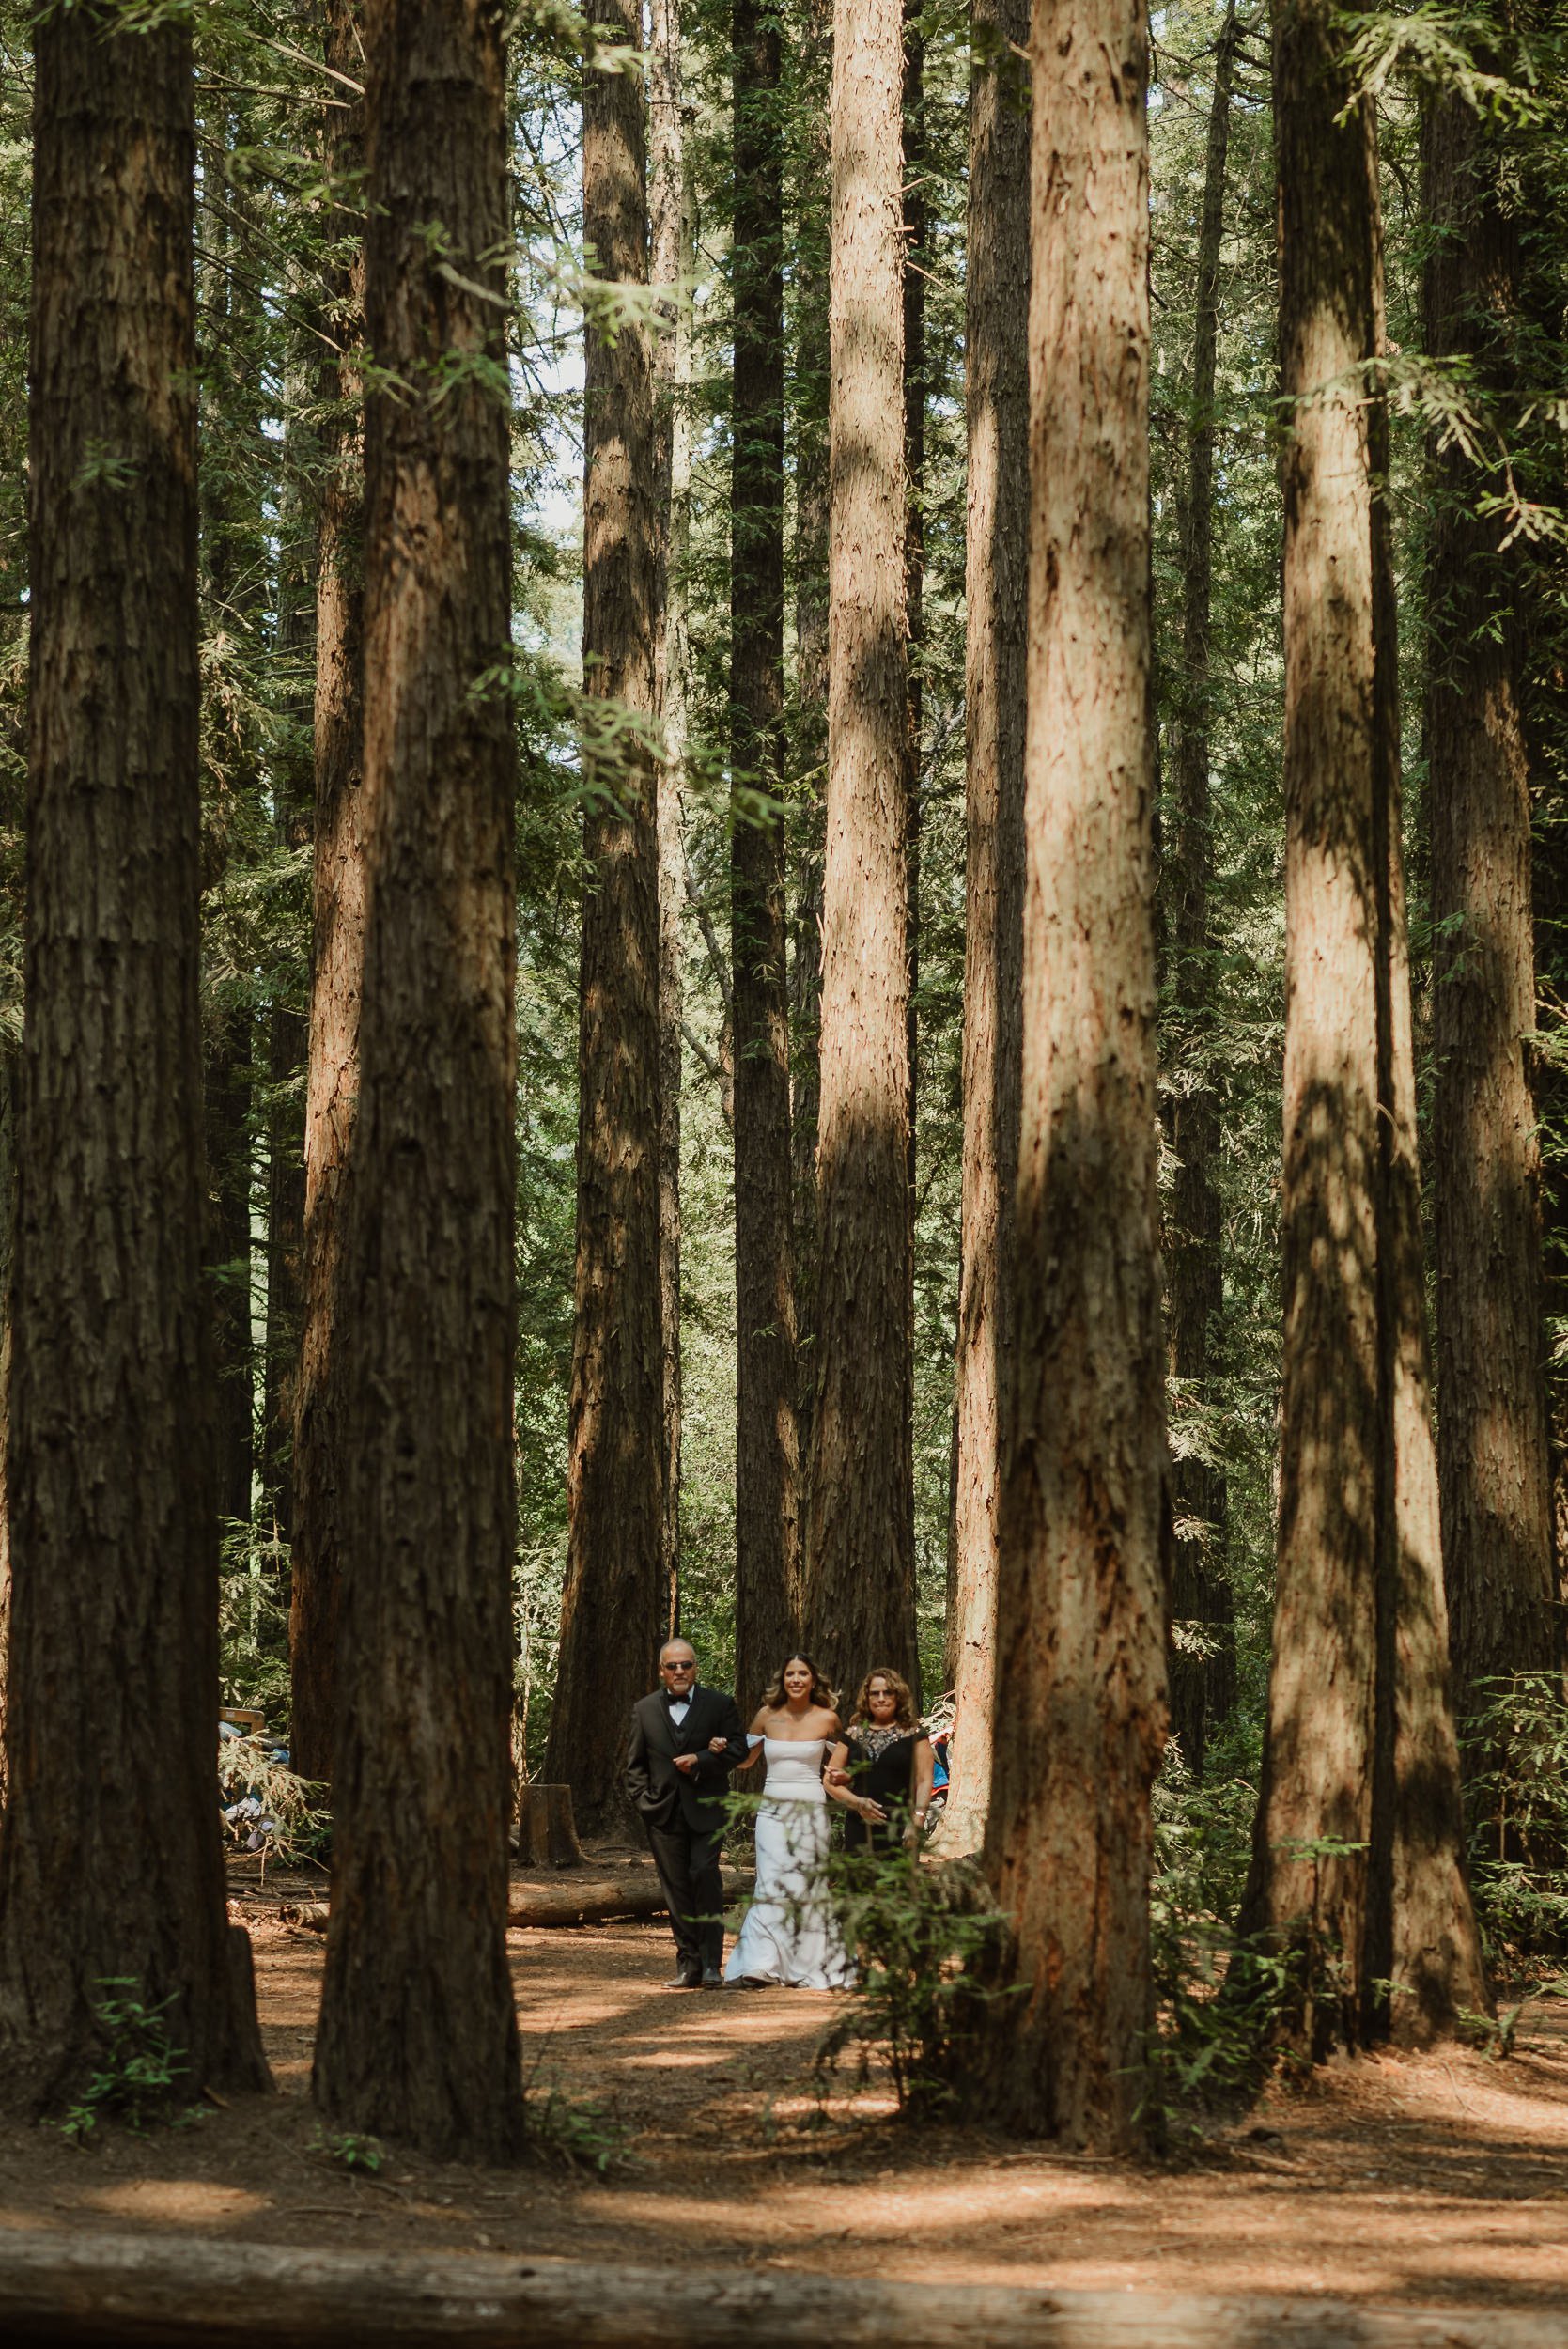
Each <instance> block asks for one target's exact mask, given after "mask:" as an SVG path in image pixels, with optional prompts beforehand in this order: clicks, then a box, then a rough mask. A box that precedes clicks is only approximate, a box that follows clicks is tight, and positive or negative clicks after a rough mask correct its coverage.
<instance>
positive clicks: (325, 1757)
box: [288, 0, 365, 1779]
mask: <svg viewBox="0 0 1568 2349" xmlns="http://www.w3.org/2000/svg"><path fill="white" fill-rule="evenodd" d="M360 22H361V16H360V5H359V0H328V6H327V12H326V52H325V54H326V63H327V64H328V65H329V66H330V67H331V68H332V69H333V70H334V72H337V73H341V74H344V75H346V76H348V77H349V79H351V80H355V81H357V80H358V79H359V77H360V75H361V74H362V72H363V70H364V56H363V52H362V48H361V42H360ZM325 120H326V128H325V133H324V145H325V154H324V162H325V164H326V169H327V175H328V185H329V190H330V195H329V201H330V203H331V205H332V212H331V215H330V217H331V220H332V225H333V229H334V246H335V248H336V250H335V255H334V260H333V263H332V266H331V269H330V272H329V279H328V301H327V314H326V324H327V330H328V332H329V333H330V334H331V335H332V337H333V340H334V343H335V344H336V345H337V346H338V349H339V350H340V351H341V352H342V353H343V356H342V357H341V358H338V357H335V356H334V357H333V358H331V359H329V360H328V361H327V362H326V363H325V364H324V366H323V367H322V369H321V376H320V381H319V386H318V392H319V397H320V399H321V403H322V406H323V410H324V420H323V424H322V458H323V462H322V467H321V488H320V506H319V510H318V521H317V539H316V708H315V768H316V819H315V864H314V878H313V882H312V892H311V901H312V917H311V988H310V1039H309V1059H308V1063H307V1068H306V1078H305V1128H304V1237H303V1310H302V1320H301V1330H300V1360H299V1372H298V1377H297V1381H296V1385H295V1391H294V1524H293V1550H292V1568H293V1582H292V1591H291V1595H290V1601H289V1619H288V1654H289V1670H290V1681H291V1697H292V1717H291V1725H290V1749H289V1750H290V1756H291V1759H292V1762H293V1766H294V1767H295V1769H296V1770H299V1771H301V1772H302V1773H303V1775H304V1776H305V1777H306V1778H313V1779H326V1778H329V1777H330V1776H331V1774H332V1765H333V1738H334V1722H335V1703H336V1700H335V1675H336V1661H337V1643H338V1614H339V1609H340V1605H341V1600H342V1577H343V1567H342V1551H343V1513H344V1507H345V1498H344V1495H345V1485H344V1480H345V1477H346V1474H347V1441H348V1439H347V1436H346V1434H345V1429H344V1417H343V1414H344V1400H343V1392H342V1382H341V1377H340V1376H339V1372H340V1362H339V1354H338V1346H337V1334H338V1318H339V1299H340V1295H341V1283H342V1270H343V1234H344V1229H345V1226H346V1223H347V1219H348V1212H349V1198H350V1179H351V1174H352V1159H351V1149H352V1143H353V1136H354V1123H355V1118H356V1115H357V1113H358V1108H359V1090H360V1066H359V1022H360V998H361V995H362V993H363V989H364V976H365V843H364V838H363V830H362V828H363V823H364V809H363V804H362V796H361V794H362V786H363V782H364V774H365V584H364V535H365V482H364V419H363V410H362V401H363V386H362V384H361V381H360V367H359V359H358V355H357V354H358V347H359V345H360V342H361V340H362V338H363V335H364V332H365V250H364V243H363V217H362V214H361V211H360V209H359V208H360V203H361V197H360V192H359V183H360V175H361V173H362V172H363V170H364V166H365V109H364V105H363V102H361V101H351V102H349V103H346V104H343V105H339V106H334V107H331V108H329V109H328V110H327V113H326V117H325Z"/></svg>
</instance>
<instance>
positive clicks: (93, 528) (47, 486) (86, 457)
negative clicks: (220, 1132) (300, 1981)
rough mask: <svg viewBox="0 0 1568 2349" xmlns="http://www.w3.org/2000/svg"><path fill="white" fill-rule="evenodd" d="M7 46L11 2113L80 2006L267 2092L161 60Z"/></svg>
mask: <svg viewBox="0 0 1568 2349" xmlns="http://www.w3.org/2000/svg"><path fill="white" fill-rule="evenodd" d="M34 38H35V50H34V75H35V80H34V117H33V119H34V157H33V161H34V178H33V294H32V320H31V414H30V437H29V468H30V479H29V509H30V510H29V538H30V583H31V585H30V602H31V614H32V630H33V633H32V653H31V661H32V676H31V707H30V742H29V759H28V804H27V840H28V870H27V909H26V932H27V944H26V967H25V984H26V1011H25V1028H24V1034H23V1070H22V1087H21V1106H20V1128H19V1136H18V1169H19V1191H18V1209H17V1228H16V1256H15V1273H14V1281H15V1286H14V1303H13V1318H12V1325H11V1340H12V1355H11V1366H10V1424H9V1449H8V1497H9V1536H10V1570H11V1592H10V1641H9V1672H8V1695H7V1706H6V1737H7V1775H8V1804H7V1808H6V1812H5V1817H4V1822H3V1824H0V2083H3V2085H0V2093H3V2096H4V2099H5V2102H6V2104H7V2105H8V2107H9V2108H12V2109H13V2110H21V2111H23V2112H37V2111H39V2110H40V2109H42V2108H45V2107H47V2106H48V2105H50V2104H51V2103H54V2102H55V2101H57V2100H58V2099H59V2098H61V2097H62V2096H64V2095H66V2094H68V2093H69V2092H71V2091H73V2090H76V2089H79V2088H80V2087H82V2086H83V2085H85V2076H86V2074H87V2072H88V2071H89V2069H90V2068H91V2067H92V2065H93V2063H94V2061H95V2060H96V2059H97V2057H98V2055H99V2053H100V2048H99V2045H98V2036H99V2034H98V2026H97V2023H96V2019H95V2014H94V2008H95V2004H96V2003H97V2001H98V2000H99V1999H101V1996H102V1984H103V1983H104V1981H105V1979H106V1978H109V1977H116V1978H130V1979H132V1980H133V1981H134V1982H135V1983H136V1984H137V1986H138V1994H139V1996H140V1997H141V1998H142V1999H143V2000H144V2001H145V2002H146V2003H147V2004H148V2005H151V2006H156V2005H159V2004H160V2003H161V2002H163V2001H165V2000H166V2001H168V2002H169V2003H168V2006H167V2025H168V2030H169V2035H170V2038H171V2040H172V2042H173V2044H174V2045H175V2046H177V2047H179V2049H180V2050H181V2054H182V2061H183V2064H184V2066H185V2069H184V2072H183V2074H182V2076H181V2085H182V2086H184V2085H186V2084H188V2085H189V2089H190V2092H194V2091H195V2089H197V2088H199V2087H200V2086H201V2085H202V2084H203V2083H204V2082H211V2083H212V2084H213V2085H215V2086H223V2085H224V2084H225V2083H227V2084H230V2085H233V2086H236V2087H241V2088H251V2087H261V2086H265V2085H266V2078H267V2075H266V2067H265V2064H264V2062H263V2061H262V2055H261V2046H260V2040H259V2037H258V2035H257V2031H256V2008H255V1998H254V1992H253V1989H252V1985H251V1978H250V1944H249V1940H248V1937H246V1936H245V1934H244V1933H243V1932H241V1931H238V1930H236V1931H234V1932H232V1933H231V1932H230V1929H229V1927H228V1924H227V1922H226V1918H225V1901H224V1877H223V1859H222V1853H221V1851H220V1847H219V1841H218V1822H217V1816H216V1812H215V1810H214V1807H213V1802H212V1738H213V1732H214V1726H215V1721H216V1715H217V1703H218V1657H217V1609H216V1569H217V1551H216V1524H215V1513H214V1505H213V1503H214V1478H213V1473H212V1433H213V1428H212V1420H211V1417H210V1406H211V1395H210V1379H209V1377H208V1370H209V1364H208V1361H207V1359H206V1338H207V1314H206V1306H205V1300H204V1299H203V1295H202V1276H201V1229H202V1197H203V1169H202V1101H201V1030H200V1010H199V1003H198V926H199V890H200V873H199V855H200V821H201V810H200V796H199V786H198V723H199V686H198V675H197V655H196V625H197V621H196V483H195V456H196V432H195V399H194V368H195V350H194V323H193V321H194V288H193V272H192V228H193V199H192V185H193V170H194V118H193V111H192V70H191V45H190V35H189V32H188V31H187V30H185V29H183V28H181V27H178V26H175V25H170V24H163V25H161V26H158V27H156V28H154V29H152V30H150V31H138V32H135V33H133V34H127V33H125V32H123V31H122V30H120V29H119V24H118V19H117V16H116V12H115V11H113V10H108V9H102V8H93V7H84V8H72V9H67V10H58V11H55V12H54V13H52V14H51V15H49V16H47V17H45V18H43V19H41V20H40V21H39V23H38V24H37V26H36V27H35V28H34ZM106 1753H108V1754H113V1756H114V1757H115V1765H114V1768H113V1770H112V1771H108V1770H105V1768H104V1767H103V1764H102V1757H103V1756H104V1755H105V1754H106Z"/></svg>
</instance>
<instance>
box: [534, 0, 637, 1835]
mask: <svg viewBox="0 0 1568 2349" xmlns="http://www.w3.org/2000/svg"><path fill="white" fill-rule="evenodd" d="M598 22H599V23H602V24H604V25H607V26H608V27H609V28H610V30H611V33H612V34H613V38H614V39H615V40H616V42H617V43H619V42H625V43H626V44H627V45H629V47H631V48H633V49H636V48H640V47H641V45H642V14H641V9H640V8H639V7H638V5H637V4H636V0H614V4H613V6H607V7H605V8H601V9H600V10H599V14H598ZM582 203H583V230H584V234H585V235H586V237H587V240H588V242H589V244H590V245H591V247H592V249H593V252H594V255H595V257H596V259H597V265H598V272H599V273H600V275H601V276H603V277H605V278H607V279H609V280H610V281H611V282H612V283H613V284H614V283H620V284H625V285H644V284H645V283H646V281H647V273H648V214H647V194H646V163H645V155H644V128H643V96H642V91H641V88H640V87H639V85H638V82H637V79H636V77H635V75H633V74H628V73H619V72H606V71H603V70H600V69H599V68H598V66H597V65H596V64H595V63H594V62H593V59H592V58H591V57H590V59H589V61H588V66H587V72H586V76H585V79H584V84H583V131H582ZM617 325H618V321H617ZM583 401H584V426H583V442H584V466H585V473H584V479H583V492H582V512H583V534H584V537H583V579H582V658H583V674H584V678H585V684H586V691H587V692H588V693H589V694H590V695H591V696H592V695H604V696H607V697H613V698H614V699H617V700H618V701H620V702H621V703H622V704H623V705H624V706H625V707H626V708H629V709H630V710H632V711H634V712H636V713H637V714H638V715H639V716H641V717H643V718H644V719H645V720H648V721H650V722H651V720H652V717H653V714H654V707H655V675H654V634H655V612H656V607H657V597H658V552H659V549H658V527H659V525H658V517H657V514H656V512H655V507H654V495H653V490H654V482H655V479H656V464H655V456H654V421H653V395H652V379H651V374H650V368H649V358H648V349H647V342H646V339H645V337H644V335H643V334H641V333H637V332H630V331H628V330H626V329H625V328H624V327H620V328H619V331H616V332H615V333H614V334H613V338H612V335H611V334H608V333H606V332H605V331H603V323H602V321H600V320H598V319H596V318H595V316H594V314H593V312H592V311H590V313H589V317H588V321H587V333H586V355H585V366H584V392H583ZM618 740H619V749H618V754H617V757H616V760H615V763H614V764H613V765H609V764H604V765H601V764H599V763H598V753H597V752H596V748H595V737H594V735H593V733H592V731H591V729H590V730H589V731H587V732H586V733H585V735H584V740H583V749H582V761H583V782H584V784H585V786H587V789H588V792H589V795H590V796H589V799H588V802H587V815H586V817H585V822H584V840H583V845H584V850H585V853H586V858H587V863H588V866H589V869H590V873H591V879H590V880H589V882H588V885H587V887H586V889H585V891H584V894H583V900H582V982H581V1004H582V1030H581V1039H580V1046H579V1058H578V1071H579V1111H578V1140H577V1274H576V1297H575V1316H574V1332H575V1334H574V1338H573V1346H572V1377H571V1402H570V1412H569V1423H568V1433H567V1507H568V1511H569V1527H568V1532H567V1581H566V1590H565V1593H564V1595H563V1598H562V1603H561V1657H560V1666H559V1670H558V1672H557V1675H556V1682H555V1703H554V1707H553V1710H552V1712H551V1722H550V1740H549V1746H548V1750H547V1752H546V1757H545V1776H546V1777H547V1778H548V1779H550V1780H551V1781H554V1782H556V1783H558V1784H562V1785H569V1786H570V1788H571V1790H572V1798H573V1802H574V1804H575V1807H576V1812H577V1821H578V1825H579V1827H580V1828H582V1831H583V1832H584V1833H585V1834H588V1835H602V1834H604V1833H606V1832H608V1831H610V1830H611V1829H613V1828H616V1827H618V1826H619V1825H620V1824H621V1822H622V1820H623V1819H624V1817H625V1799H624V1796H623V1793H622V1786H621V1770H622V1764H623V1762H624V1759H625V1754H626V1740H627V1732H628V1722H629V1716H630V1711H631V1707H632V1705H633V1703H635V1702H636V1700H637V1698H638V1697H640V1696H642V1695H644V1694H645V1692H646V1691H647V1689H648V1688H651V1687H652V1685H653V1679H654V1658H655V1655H656V1652H657V1649H658V1646H659V1642H660V1638H661V1637H662V1636H663V1625H664V1622H665V1619H666V1618H665V1586H664V1579H663V1534H662V1527H663V1507H664V1502H663V1484H664V1470H663V1427H664V1422H663V1380H662V1357H661V1350H660V1297H659V1135H660V1082H659V855H658V841H657V836H656V830H655V806H654V779H653V762H652V759H651V757H650V756H649V754H648V750H647V746H646V739H645V738H644V739H642V740H639V739H636V738H635V737H634V736H632V735H631V734H629V733H627V734H623V735H621V736H620V737H619V738H618Z"/></svg>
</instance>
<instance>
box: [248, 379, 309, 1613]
mask: <svg viewBox="0 0 1568 2349" xmlns="http://www.w3.org/2000/svg"><path fill="white" fill-rule="evenodd" d="M300 388H301V390H302V391H304V390H306V389H307V385H306V384H305V383H303V382H302V384H301V386H300ZM296 429H297V428H296ZM285 463H286V468H287V455H286V459H285ZM279 537H280V540H281V542H282V543H281V552H280V559H279V565H278V589H277V595H278V637H277V642H278V651H279V654H280V656H281V657H282V658H283V659H284V660H285V661H293V662H295V663H297V664H298V666H299V669H300V673H301V675H302V677H303V678H305V679H307V680H308V678H309V676H310V674H311V670H310V662H311V658H312V652H313V639H314V635H315V629H314V625H313V622H314V611H313V607H314V604H315V601H316V549H315V544H314V530H313V528H312V526H311V524H310V523H309V521H307V518H306V515H305V514H304V512H303V511H302V501H301V500H300V498H299V496H298V492H297V490H296V491H295V493H294V495H293V497H292V498H291V500H290V501H289V504H288V506H287V508H286V512H285V516H284V521H283V524H282V527H281V529H280V532H279ZM310 699H311V692H310V687H309V684H308V682H307V683H306V684H305V685H304V687H303V692H302V693H301V695H300V696H299V697H298V699H297V701H296V706H295V708H294V710H293V713H292V716H293V722H294V724H295V725H296V726H297V727H298V729H299V739H300V741H301V743H302V744H303V748H302V749H300V750H299V751H298V753H296V754H291V755H290V756H289V757H288V758H287V760H285V761H283V762H281V766H280V772H279V775H278V779H277V786H276V787H277V817H278V829H279V832H280V833H281V835H282V839H283V845H284V846H285V847H286V848H289V849H292V850H294V851H295V852H296V853H298V852H301V851H303V850H304V849H305V848H310V847H311V846H312V843H313V839H314V832H315V813H314V804H313V802H314V797H315V779H314V764H315V762H314V756H313V754H312V750H311V747H310V732H311V728H310ZM309 1060H310V1021H309V1012H308V1007H307V1006H302V1005H301V1003H299V1002H298V1000H296V999H294V998H292V997H291V996H290V995H289V994H287V993H286V992H285V991H284V990H283V988H281V986H280V987H279V988H277V990H276V991H275V992H274V994H273V998H272V1003H271V1005H270V1006H269V1010H268V1016H267V1081H268V1093H269V1103H268V1112H267V1338H266V1348H265V1359H264V1362H263V1377H262V1409H261V1441H260V1447H259V1455H260V1456H259V1460H258V1464H257V1465H258V1470H259V1481H260V1486H261V1509H262V1513H263V1517H264V1520H265V1523H266V1525H267V1528H268V1530H269V1531H270V1532H271V1531H272V1529H275V1531H276V1534H277V1537H278V1538H279V1539H280V1540H282V1541H285V1542H287V1541H288V1540H289V1539H290V1538H291V1535H292V1532H293V1523H294V1459H293V1455H294V1389H295V1383H296V1374H297V1371H298V1365H299V1356H300V1306H301V1278H302V1273H303V1245H304V1206H305V1170H304V1102H303V1093H302V1091H301V1079H302V1077H303V1075H304V1074H305V1072H306V1071H307V1069H308V1066H309ZM285 1595H286V1596H287V1594H285Z"/></svg>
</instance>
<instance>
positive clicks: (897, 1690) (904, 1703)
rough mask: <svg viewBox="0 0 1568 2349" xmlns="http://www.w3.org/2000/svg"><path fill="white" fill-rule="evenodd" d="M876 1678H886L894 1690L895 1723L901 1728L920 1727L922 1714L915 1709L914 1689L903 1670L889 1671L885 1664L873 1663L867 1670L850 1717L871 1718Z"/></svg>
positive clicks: (857, 1719)
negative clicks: (868, 1670)
mask: <svg viewBox="0 0 1568 2349" xmlns="http://www.w3.org/2000/svg"><path fill="white" fill-rule="evenodd" d="M874 1680H885V1681H886V1682H887V1684H888V1687H889V1688H891V1689H892V1690H893V1721H894V1723H895V1725H896V1726H897V1727H898V1728H899V1729H918V1728H919V1727H920V1716H919V1715H918V1714H917V1713H916V1711H915V1692H914V1690H913V1689H912V1688H910V1686H909V1684H908V1681H907V1680H906V1679H905V1678H904V1676H903V1674H902V1673H901V1672H889V1670H888V1668H887V1666H886V1665H885V1664H875V1665H873V1667H872V1669H871V1670H870V1672H867V1674H866V1676H865V1678H864V1679H863V1680H862V1683H861V1685H860V1689H859V1692H858V1694H857V1695H856V1698H855V1709H854V1711H853V1713H851V1715H850V1716H849V1718H850V1719H851V1720H855V1721H868V1720H870V1719H871V1684H872V1682H873V1681H874Z"/></svg>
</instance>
